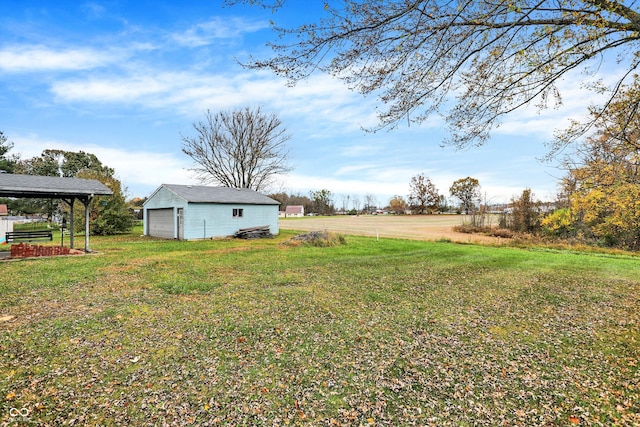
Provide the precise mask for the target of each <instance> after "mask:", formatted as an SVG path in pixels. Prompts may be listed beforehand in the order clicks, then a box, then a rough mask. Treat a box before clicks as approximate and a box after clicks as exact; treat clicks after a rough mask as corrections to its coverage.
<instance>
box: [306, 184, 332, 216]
mask: <svg viewBox="0 0 640 427" xmlns="http://www.w3.org/2000/svg"><path fill="white" fill-rule="evenodd" d="M310 196H311V200H312V201H313V205H314V207H315V211H316V212H317V213H319V214H320V215H329V214H331V213H333V211H334V207H333V193H332V192H331V191H329V190H327V189H324V188H323V189H322V190H315V191H311V192H310Z"/></svg>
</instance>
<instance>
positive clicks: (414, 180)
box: [409, 174, 440, 214]
mask: <svg viewBox="0 0 640 427" xmlns="http://www.w3.org/2000/svg"><path fill="white" fill-rule="evenodd" d="M409 191H410V193H409V208H410V209H411V210H412V211H413V212H415V213H418V214H424V213H428V211H429V210H435V209H437V207H438V201H439V200H440V195H439V194H438V189H437V188H436V186H435V185H434V184H433V183H432V182H431V180H430V179H429V178H428V177H425V176H424V174H420V175H415V176H413V177H411V182H410V183H409Z"/></svg>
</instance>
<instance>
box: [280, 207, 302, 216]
mask: <svg viewBox="0 0 640 427" xmlns="http://www.w3.org/2000/svg"><path fill="white" fill-rule="evenodd" d="M284 216H285V217H287V218H298V217H303V216H304V206H302V205H300V206H295V205H294V206H287V208H286V209H285V211H284Z"/></svg>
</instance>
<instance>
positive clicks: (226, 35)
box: [171, 16, 269, 47]
mask: <svg viewBox="0 0 640 427" xmlns="http://www.w3.org/2000/svg"><path fill="white" fill-rule="evenodd" d="M268 27H269V25H268V23H266V22H264V21H252V20H247V19H244V18H240V17H234V18H223V17H219V16H216V17H214V18H212V19H211V20H209V21H207V22H201V23H199V24H196V25H193V26H192V27H190V28H188V29H187V30H186V31H184V32H182V33H176V34H173V35H172V36H171V39H173V40H174V41H175V42H176V43H178V44H180V45H182V46H188V47H201V46H206V45H209V44H211V43H212V42H213V41H215V40H220V39H234V38H238V37H241V36H242V35H243V34H247V33H252V32H255V31H259V30H262V29H264V28H268Z"/></svg>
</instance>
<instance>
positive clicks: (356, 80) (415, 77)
mask: <svg viewBox="0 0 640 427" xmlns="http://www.w3.org/2000/svg"><path fill="white" fill-rule="evenodd" d="M226 2H227V3H229V4H236V3H243V4H251V5H254V4H258V5H262V6H263V7H268V8H272V9H273V10H274V11H275V10H277V9H278V8H280V7H282V6H284V5H285V4H286V2H287V1H286V0H226ZM323 3H324V17H323V18H322V19H320V20H319V21H317V22H306V23H304V24H303V25H301V26H300V27H297V28H282V27H278V26H276V25H275V24H274V30H275V32H276V33H277V36H278V38H277V39H276V41H275V42H273V43H271V44H270V46H271V47H272V48H273V50H274V52H275V53H274V56H273V57H272V58H267V59H255V58H253V59H252V60H251V61H250V63H249V64H247V66H249V67H254V68H259V69H270V70H272V71H274V72H275V73H277V74H278V75H281V76H284V77H286V78H287V79H289V80H290V81H291V83H295V82H296V81H298V80H301V79H304V78H306V77H308V76H309V75H310V74H312V73H313V72H314V71H316V70H320V71H321V72H325V73H328V74H330V75H333V76H337V77H338V78H340V79H342V80H344V81H345V82H346V83H347V84H348V85H349V86H350V87H351V88H352V89H354V90H357V91H359V92H361V93H365V94H375V95H378V96H379V98H380V100H381V110H380V113H379V119H380V122H379V127H380V128H382V127H387V126H395V125H397V123H398V122H399V121H401V120H407V121H408V122H421V121H424V120H426V119H427V118H428V117H430V115H431V114H433V113H436V112H439V113H442V114H443V115H444V116H445V117H446V119H447V121H448V123H449V125H450V132H451V137H450V140H449V141H448V142H449V143H452V144H454V145H455V146H458V147H464V146H468V145H473V144H481V143H483V142H485V141H486V139H487V138H488V137H489V133H490V131H491V129H492V128H494V127H495V126H497V125H499V124H500V123H501V121H502V120H503V119H504V117H505V115H507V114H509V113H511V112H512V111H514V110H517V109H519V108H522V107H524V106H527V105H529V104H531V103H536V104H537V105H538V106H539V107H540V108H546V107H548V106H554V105H555V106H557V105H560V104H561V101H562V99H561V95H560V92H559V90H558V87H557V83H558V82H559V81H560V80H561V79H563V78H564V77H566V76H567V74H568V73H570V72H572V71H574V70H582V71H584V72H586V73H590V74H593V75H595V74H596V73H598V71H599V70H600V69H601V68H602V67H601V66H602V63H603V62H611V63H612V64H614V63H615V64H617V65H616V66H617V67H619V68H620V70H621V72H620V73H619V74H618V75H617V77H616V78H615V79H614V81H613V83H612V84H611V85H609V86H608V87H605V86H600V85H598V86H592V87H590V88H589V89H592V90H594V89H603V90H605V89H606V90H609V91H610V96H611V97H613V96H614V95H615V93H616V92H617V91H618V90H619V88H620V87H621V84H623V83H624V82H625V81H630V80H634V79H635V78H636V77H635V72H636V70H637V68H638V66H639V61H640V54H639V53H638V52H639V51H640V49H639V46H638V45H639V43H640V36H639V34H640V13H639V12H638V7H637V4H636V3H637V2H636V1H624V0H568V1H550V0H539V1H512V0H496V1H487V0H481V1H476V0H459V1H441V0H368V1H362V0H341V1H338V0H325V1H324V2H323ZM274 19H277V15H276V18H274ZM608 77H610V76H608ZM454 98H455V99H456V100H457V103H452V102H451V101H452V99H454ZM631 103H632V104H633V105H635V109H634V110H635V111H637V109H638V105H639V99H638V98H635V99H633V100H631ZM608 106H609V103H608V102H605V104H604V106H603V107H601V109H600V112H601V113H602V112H603V111H606V110H607V108H608ZM630 111H631V110H630ZM588 128H589V124H588V123H587V124H585V126H583V127H582V128H580V129H578V131H579V132H577V133H574V134H573V135H571V136H572V138H577V137H578V136H580V135H581V132H582V133H584V132H586V131H587V130H588Z"/></svg>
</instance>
